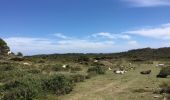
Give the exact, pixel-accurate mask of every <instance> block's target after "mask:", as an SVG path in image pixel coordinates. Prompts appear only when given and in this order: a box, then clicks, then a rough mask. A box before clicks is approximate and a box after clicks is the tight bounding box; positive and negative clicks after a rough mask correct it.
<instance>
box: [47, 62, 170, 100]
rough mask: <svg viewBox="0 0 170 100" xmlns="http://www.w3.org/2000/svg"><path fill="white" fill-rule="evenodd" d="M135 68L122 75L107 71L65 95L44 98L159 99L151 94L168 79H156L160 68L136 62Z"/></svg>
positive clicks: (74, 99)
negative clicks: (145, 71)
mask: <svg viewBox="0 0 170 100" xmlns="http://www.w3.org/2000/svg"><path fill="white" fill-rule="evenodd" d="M135 66H136V67H137V68H136V69H135V70H131V71H128V72H127V73H126V74H124V75H118V74H113V72H112V71H107V73H106V74H105V75H99V76H96V77H93V78H91V79H88V80H86V81H85V82H82V83H78V84H77V85H76V87H75V88H74V90H73V91H72V92H71V93H70V94H67V95H63V96H59V97H57V96H55V95H49V96H48V98H46V100H161V98H154V96H156V95H158V94H153V91H155V90H156V89H157V88H158V87H159V84H161V83H162V82H163V81H167V80H169V79H158V78H156V75H157V74H158V73H159V71H160V69H159V68H157V67H155V63H154V64H136V65H135ZM147 69H151V70H152V73H151V74H150V75H141V74H140V71H143V70H147Z"/></svg>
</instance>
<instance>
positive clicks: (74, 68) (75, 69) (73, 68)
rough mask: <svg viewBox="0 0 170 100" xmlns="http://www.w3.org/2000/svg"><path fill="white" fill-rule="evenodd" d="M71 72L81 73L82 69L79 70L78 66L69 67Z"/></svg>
mask: <svg viewBox="0 0 170 100" xmlns="http://www.w3.org/2000/svg"><path fill="white" fill-rule="evenodd" d="M71 71H72V72H76V71H82V68H81V67H80V66H76V67H71Z"/></svg>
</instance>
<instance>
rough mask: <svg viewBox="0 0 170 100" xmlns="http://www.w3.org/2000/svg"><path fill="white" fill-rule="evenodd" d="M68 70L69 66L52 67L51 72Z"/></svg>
mask: <svg viewBox="0 0 170 100" xmlns="http://www.w3.org/2000/svg"><path fill="white" fill-rule="evenodd" d="M69 69H70V67H69V65H66V68H63V67H62V65H58V64H57V65H53V66H52V70H53V71H68V70H69Z"/></svg>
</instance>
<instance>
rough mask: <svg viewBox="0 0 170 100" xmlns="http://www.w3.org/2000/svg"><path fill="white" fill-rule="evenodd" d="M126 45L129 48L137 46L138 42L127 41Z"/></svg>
mask: <svg viewBox="0 0 170 100" xmlns="http://www.w3.org/2000/svg"><path fill="white" fill-rule="evenodd" d="M128 44H129V45H131V46H139V44H138V42H137V41H134V40H131V41H128Z"/></svg>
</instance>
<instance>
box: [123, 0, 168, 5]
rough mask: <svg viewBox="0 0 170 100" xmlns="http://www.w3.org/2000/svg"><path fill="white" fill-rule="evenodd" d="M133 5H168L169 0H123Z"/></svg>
mask: <svg viewBox="0 0 170 100" xmlns="http://www.w3.org/2000/svg"><path fill="white" fill-rule="evenodd" d="M123 1H126V2H128V3H129V5H131V6H133V7H156V6H170V0H123Z"/></svg>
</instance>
